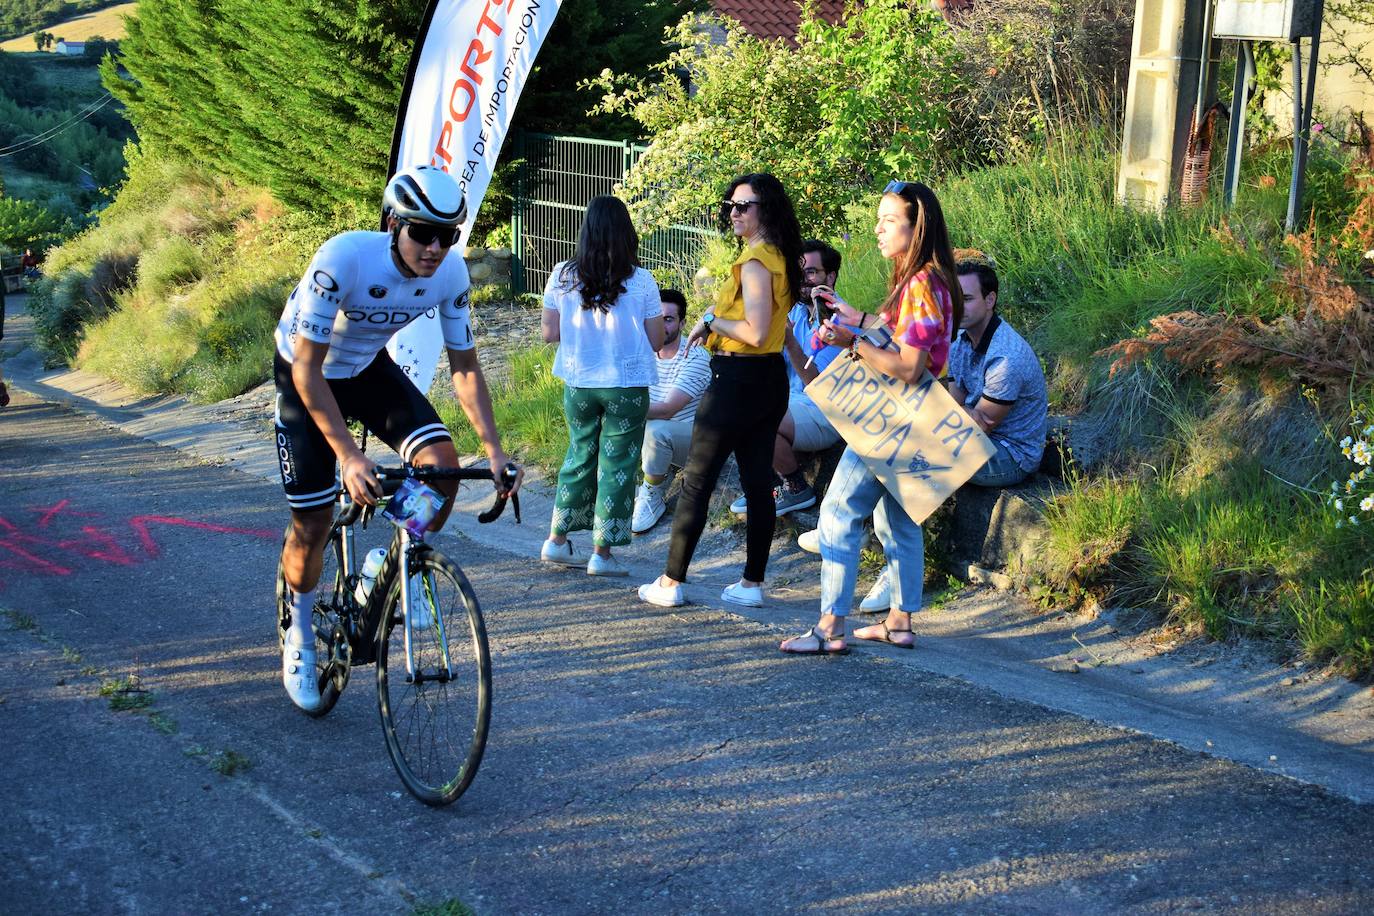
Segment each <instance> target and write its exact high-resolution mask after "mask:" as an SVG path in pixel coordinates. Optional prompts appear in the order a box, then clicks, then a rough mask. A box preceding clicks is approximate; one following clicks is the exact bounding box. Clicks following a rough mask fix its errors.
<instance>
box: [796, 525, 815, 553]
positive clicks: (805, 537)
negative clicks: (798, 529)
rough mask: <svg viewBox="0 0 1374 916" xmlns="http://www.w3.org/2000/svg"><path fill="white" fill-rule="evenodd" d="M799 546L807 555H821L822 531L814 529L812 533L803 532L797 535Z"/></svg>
mask: <svg viewBox="0 0 1374 916" xmlns="http://www.w3.org/2000/svg"><path fill="white" fill-rule="evenodd" d="M797 546H798V547H800V548H801V549H802V550H805V551H806V552H807V553H814V554H819V553H820V552H821V530H820V529H819V528H812V529H811V530H810V531H803V532H802V533H801V534H799V535H797Z"/></svg>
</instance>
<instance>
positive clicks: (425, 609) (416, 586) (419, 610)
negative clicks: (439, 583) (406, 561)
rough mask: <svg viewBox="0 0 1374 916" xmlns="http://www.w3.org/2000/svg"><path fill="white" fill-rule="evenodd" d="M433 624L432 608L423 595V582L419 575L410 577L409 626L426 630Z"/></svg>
mask: <svg viewBox="0 0 1374 916" xmlns="http://www.w3.org/2000/svg"><path fill="white" fill-rule="evenodd" d="M432 626H434V608H433V606H432V605H430V603H429V599H428V598H426V597H425V583H424V579H423V578H421V577H420V576H412V577H411V579H410V628H411V629H412V630H427V629H429V628H430V627H432Z"/></svg>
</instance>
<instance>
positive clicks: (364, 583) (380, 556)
mask: <svg viewBox="0 0 1374 916" xmlns="http://www.w3.org/2000/svg"><path fill="white" fill-rule="evenodd" d="M385 559H386V549H385V548H382V547H374V548H373V549H372V550H369V551H368V552H367V556H366V557H365V558H364V559H363V569H362V572H361V573H359V575H358V587H357V589H355V590H354V592H353V597H355V598H357V599H358V603H359V604H364V603H366V602H367V596H368V594H369V593H370V592H371V591H372V586H374V585H376V584H377V573H379V572H381V571H382V561H383V560H385Z"/></svg>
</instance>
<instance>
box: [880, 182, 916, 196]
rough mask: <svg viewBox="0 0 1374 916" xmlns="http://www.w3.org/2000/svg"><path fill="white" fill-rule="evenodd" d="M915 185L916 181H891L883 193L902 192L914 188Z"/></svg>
mask: <svg viewBox="0 0 1374 916" xmlns="http://www.w3.org/2000/svg"><path fill="white" fill-rule="evenodd" d="M915 186H916V182H914V181H889V182H888V183H887V187H885V188H883V193H884V194H900V193H902V192H903V191H905V190H906V189H907V188H914V187H915Z"/></svg>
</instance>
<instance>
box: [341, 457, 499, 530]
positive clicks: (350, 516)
mask: <svg viewBox="0 0 1374 916" xmlns="http://www.w3.org/2000/svg"><path fill="white" fill-rule="evenodd" d="M519 474H520V469H519V468H518V467H516V466H515V465H514V464H508V465H506V466H505V467H504V468H502V469H501V482H502V483H503V484H504V485H505V488H506V489H505V492H499V493H497V494H496V502H494V503H492V505H491V508H490V509H487V510H486V511H484V512H479V513H478V515H477V521H479V522H481V523H482V524H484V525H486V524H489V523H490V522H494V521H496V520H497V519H498V518H500V517H501V513H502V512H504V511H505V509H506V502H507V501H508V500H509V501H510V504H511V507H512V508H513V509H514V510H515V523H516V524H517V525H518V524H520V494H518V493H511V492H510V488H511V487H512V486H514V485H515V480H516V477H518V476H519ZM377 476H378V477H379V478H381V479H382V480H383V481H395V483H390V484H383V486H382V492H383V493H384V494H385V495H387V496H390V495H392V494H393V493H395V492H396V490H397V489H399V487H400V482H401V481H403V480H420V481H425V480H493V479H495V478H494V476H493V474H492V472H491V469H490V468H440V467H433V466H429V465H425V466H421V467H415V466H413V465H409V464H407V465H402V466H401V467H399V468H384V467H382V466H380V465H378V466H377ZM372 509H373V507H372V506H364V505H363V504H362V503H357V502H355V503H351V504H350V505H349V507H348V510H347V511H346V512H345V513H344V515H343V516H341V517H340V521H341V522H343V524H345V525H351V524H353V523H354V522H355V521H357V520H358V517H359V516H360V515H361V516H363V525H364V526H366V524H367V521H368V519H370V518H371V516H372Z"/></svg>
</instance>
